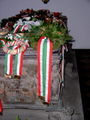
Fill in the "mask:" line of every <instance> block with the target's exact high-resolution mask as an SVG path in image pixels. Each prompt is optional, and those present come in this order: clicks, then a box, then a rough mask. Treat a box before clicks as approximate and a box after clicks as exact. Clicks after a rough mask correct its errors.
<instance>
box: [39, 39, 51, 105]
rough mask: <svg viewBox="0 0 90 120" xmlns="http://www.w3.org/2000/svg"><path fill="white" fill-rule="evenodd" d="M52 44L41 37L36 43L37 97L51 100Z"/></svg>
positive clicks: (47, 100) (48, 101)
mask: <svg viewBox="0 0 90 120" xmlns="http://www.w3.org/2000/svg"><path fill="white" fill-rule="evenodd" d="M51 72H52V42H51V40H50V39H49V38H46V37H41V38H40V40H39V42H38V96H42V97H44V100H45V102H47V103H50V100H51Z"/></svg>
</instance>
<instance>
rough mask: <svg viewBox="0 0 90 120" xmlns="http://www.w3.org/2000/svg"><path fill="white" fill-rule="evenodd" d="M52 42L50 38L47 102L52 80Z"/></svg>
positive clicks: (49, 97) (49, 96) (49, 99)
mask: <svg viewBox="0 0 90 120" xmlns="http://www.w3.org/2000/svg"><path fill="white" fill-rule="evenodd" d="M52 47H53V45H52V42H51V40H50V55H49V74H48V101H47V102H48V103H50V101H51V80H52V75H51V73H52Z"/></svg>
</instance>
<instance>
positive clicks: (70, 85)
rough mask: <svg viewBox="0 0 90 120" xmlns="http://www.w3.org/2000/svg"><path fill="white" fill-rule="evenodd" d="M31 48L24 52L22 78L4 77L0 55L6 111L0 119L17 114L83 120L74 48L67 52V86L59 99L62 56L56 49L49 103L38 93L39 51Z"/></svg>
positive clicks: (50, 119) (10, 118)
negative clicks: (60, 57) (60, 60)
mask: <svg viewBox="0 0 90 120" xmlns="http://www.w3.org/2000/svg"><path fill="white" fill-rule="evenodd" d="M30 51H31V50H27V52H26V53H25V56H24V61H23V75H22V78H21V79H20V80H16V79H5V78H4V77H3V71H4V61H3V59H4V58H3V55H1V56H0V68H1V69H0V98H1V99H3V102H4V114H3V116H0V120H7V119H8V120H15V117H16V116H17V115H19V116H20V117H21V120H25V119H26V118H27V119H28V120H36V119H38V120H42V119H43V120H84V118H83V109H82V102H81V94H80V88H79V80H78V73H77V67H76V60H75V52H74V51H71V52H69V53H67V54H66V55H65V63H66V64H65V86H64V89H63V91H62V94H61V95H62V100H61V99H60V101H58V98H59V92H58V91H59V71H58V65H59V60H58V57H59V56H58V54H57V53H56V54H54V55H53V65H52V69H53V73H52V102H51V104H50V106H46V105H44V104H43V103H42V101H41V100H40V99H38V97H37V59H36V53H35V52H34V51H33V52H30ZM62 101H63V104H61V103H62ZM15 103H18V104H15ZM11 114H12V115H11Z"/></svg>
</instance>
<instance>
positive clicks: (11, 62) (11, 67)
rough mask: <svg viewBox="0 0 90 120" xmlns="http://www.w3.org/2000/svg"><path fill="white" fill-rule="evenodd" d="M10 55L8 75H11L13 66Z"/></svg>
mask: <svg viewBox="0 0 90 120" xmlns="http://www.w3.org/2000/svg"><path fill="white" fill-rule="evenodd" d="M12 57H13V56H12V55H10V71H9V74H10V75H11V74H12V72H13V68H12V67H13V65H12V64H13V62H12Z"/></svg>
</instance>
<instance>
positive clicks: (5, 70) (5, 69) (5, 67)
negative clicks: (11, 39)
mask: <svg viewBox="0 0 90 120" xmlns="http://www.w3.org/2000/svg"><path fill="white" fill-rule="evenodd" d="M7 58H8V54H5V59H4V73H5V74H6V73H7V62H8V59H7Z"/></svg>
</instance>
